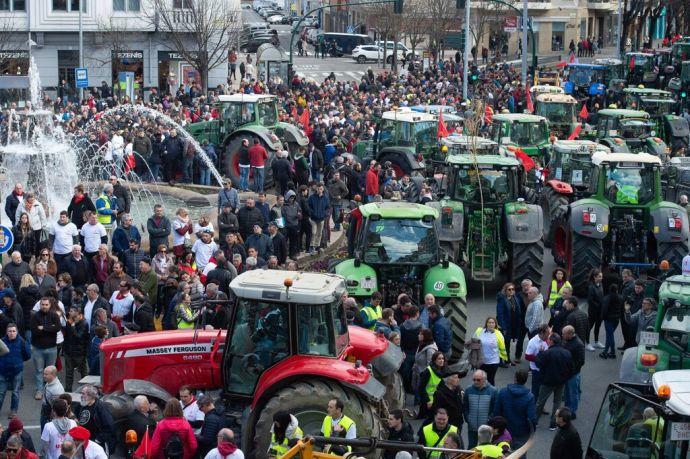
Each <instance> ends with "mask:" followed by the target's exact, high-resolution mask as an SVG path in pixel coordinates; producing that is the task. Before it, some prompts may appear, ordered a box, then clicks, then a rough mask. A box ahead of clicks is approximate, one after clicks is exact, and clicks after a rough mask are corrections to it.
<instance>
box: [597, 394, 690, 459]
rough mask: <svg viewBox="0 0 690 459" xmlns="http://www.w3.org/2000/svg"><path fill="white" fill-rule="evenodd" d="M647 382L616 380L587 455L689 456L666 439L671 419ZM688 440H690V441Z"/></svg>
mask: <svg viewBox="0 0 690 459" xmlns="http://www.w3.org/2000/svg"><path fill="white" fill-rule="evenodd" d="M646 390H647V389H646V388H645V387H644V386H635V385H622V384H612V385H611V386H609V388H608V390H607V392H606V395H604V400H603V402H602V404H601V408H600V409H599V414H598V416H597V420H596V423H595V424H594V426H593V428H592V435H591V438H590V441H589V446H588V447H587V452H586V453H585V458H586V459H624V458H625V459H650V458H656V459H661V458H669V459H671V458H678V457H682V458H687V456H686V455H687V446H686V449H685V454H684V455H682V456H677V455H675V454H666V453H667V452H668V453H671V452H672V451H673V447H672V446H671V443H672V442H667V441H666V432H667V430H670V429H669V428H670V425H671V422H670V420H669V419H666V414H665V412H664V409H663V408H662V407H661V406H660V405H659V404H658V403H656V401H657V400H656V397H654V396H653V395H651V394H647V393H643V391H646ZM686 443H687V442H686Z"/></svg>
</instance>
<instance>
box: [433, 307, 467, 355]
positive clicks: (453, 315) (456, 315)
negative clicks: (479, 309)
mask: <svg viewBox="0 0 690 459" xmlns="http://www.w3.org/2000/svg"><path fill="white" fill-rule="evenodd" d="M439 306H441V307H442V308H443V310H444V314H445V316H446V318H447V319H448V320H449V321H450V329H451V331H452V333H453V340H452V343H451V351H452V355H451V357H450V361H451V362H457V361H458V360H460V359H461V358H462V354H463V353H464V352H465V337H466V335H467V300H466V299H465V298H458V297H456V298H439Z"/></svg>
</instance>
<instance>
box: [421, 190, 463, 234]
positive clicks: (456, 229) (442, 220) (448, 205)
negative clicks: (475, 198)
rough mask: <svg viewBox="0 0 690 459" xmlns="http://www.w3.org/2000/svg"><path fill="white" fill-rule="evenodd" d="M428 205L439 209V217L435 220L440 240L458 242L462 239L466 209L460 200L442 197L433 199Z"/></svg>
mask: <svg viewBox="0 0 690 459" xmlns="http://www.w3.org/2000/svg"><path fill="white" fill-rule="evenodd" d="M426 205H427V206H429V207H432V208H434V209H436V210H438V213H439V217H438V218H437V219H436V220H435V221H434V225H436V232H437V233H438V240H439V241H442V242H457V241H461V240H462V235H463V230H464V226H465V209H464V206H463V204H462V202H460V201H452V200H450V199H442V200H441V201H431V202H427V203H426Z"/></svg>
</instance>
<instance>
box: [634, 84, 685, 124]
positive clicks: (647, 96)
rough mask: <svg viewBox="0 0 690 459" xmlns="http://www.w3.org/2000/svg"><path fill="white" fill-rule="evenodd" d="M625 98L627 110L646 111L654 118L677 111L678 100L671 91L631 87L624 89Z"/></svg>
mask: <svg viewBox="0 0 690 459" xmlns="http://www.w3.org/2000/svg"><path fill="white" fill-rule="evenodd" d="M623 96H624V102H623V104H624V106H625V108H629V109H632V110H644V111H645V112H647V113H649V114H650V116H652V118H658V117H660V116H662V115H665V114H668V113H673V112H674V111H675V110H674V108H675V106H676V100H675V99H674V98H673V93H671V92H670V91H663V90H661V89H652V88H634V87H630V88H625V89H623Z"/></svg>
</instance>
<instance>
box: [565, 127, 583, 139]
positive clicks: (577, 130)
mask: <svg viewBox="0 0 690 459" xmlns="http://www.w3.org/2000/svg"><path fill="white" fill-rule="evenodd" d="M580 132H582V125H581V124H578V125H577V126H575V129H573V133H572V134H570V136H568V140H575V139H577V136H579V135H580Z"/></svg>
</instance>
